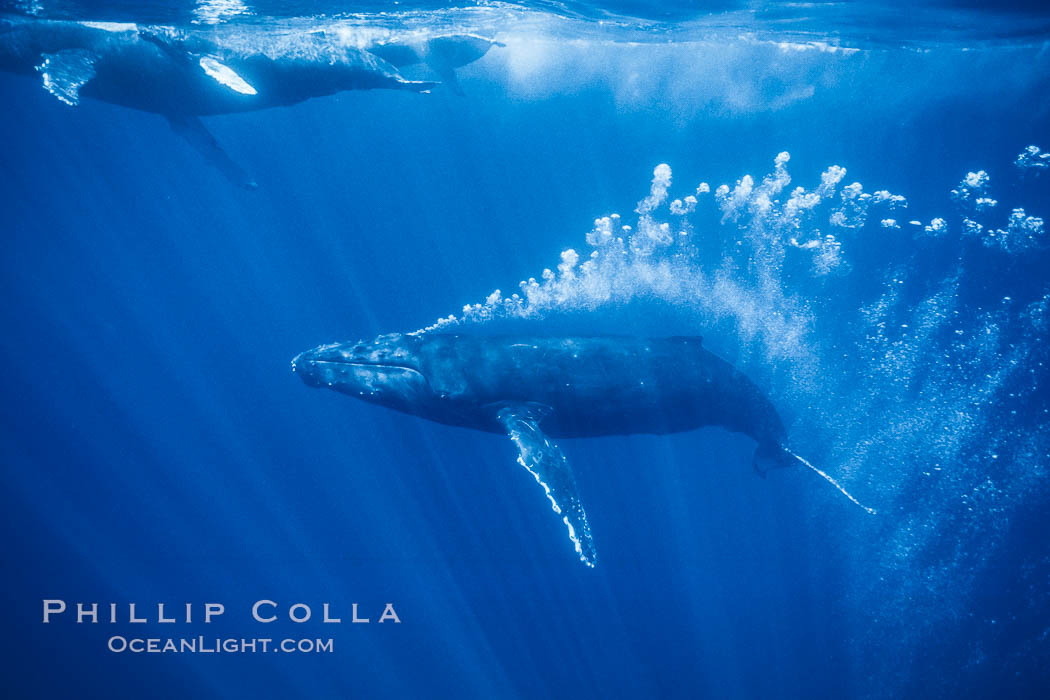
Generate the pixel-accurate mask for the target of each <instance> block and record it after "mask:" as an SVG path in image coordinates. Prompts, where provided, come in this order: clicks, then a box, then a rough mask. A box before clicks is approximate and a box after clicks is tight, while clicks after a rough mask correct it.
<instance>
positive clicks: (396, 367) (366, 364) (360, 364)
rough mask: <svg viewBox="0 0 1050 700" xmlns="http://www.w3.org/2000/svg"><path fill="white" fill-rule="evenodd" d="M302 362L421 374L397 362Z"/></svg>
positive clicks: (305, 363) (305, 362)
mask: <svg viewBox="0 0 1050 700" xmlns="http://www.w3.org/2000/svg"><path fill="white" fill-rule="evenodd" d="M298 364H299V363H298V362H296V363H294V364H293V369H295V365H298ZM302 364H304V365H339V366H345V367H368V368H371V369H377V370H379V369H386V370H403V371H405V372H414V373H416V374H418V375H421V376H422V374H423V373H422V372H420V371H419V370H418V369H413V368H412V367H406V366H405V365H397V364H386V363H383V362H351V361H349V360H304V361H303V362H302Z"/></svg>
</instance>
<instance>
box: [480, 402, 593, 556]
mask: <svg viewBox="0 0 1050 700" xmlns="http://www.w3.org/2000/svg"><path fill="white" fill-rule="evenodd" d="M495 408H496V409H497V413H496V418H497V419H498V420H499V422H500V423H502V424H503V427H504V428H505V429H506V431H507V435H508V436H509V437H510V439H511V440H512V441H513V442H514V444H515V445H516V446H517V448H518V464H520V465H521V466H523V467H525V468H526V469H527V470H528V471H529V473H530V474H532V475H533V476H534V477H535V478H536V481H537V482H539V484H540V486H542V487H543V490H544V491H545V492H546V494H547V498H548V499H550V502H551V508H552V509H553V510H554V512H555V513H557V514H558V515H560V516H561V518H562V521H563V522H564V523H565V527H566V528H568V531H569V539H570V540H572V544H573V546H574V547H575V548H576V553H577V554H578V555H579V557H580V561H582V562H583V563H584V564H586V565H587V566H590V567H593V566H594V565H595V563H597V553H596V552H595V549H594V541H593V540H592V539H591V527H590V525H588V524H587V514H586V513H585V512H584V510H583V504H582V503H581V502H580V497H579V494H578V493H577V492H576V478H575V477H574V476H573V474H572V469H571V468H570V467H569V462H568V460H566V459H565V455H564V454H563V453H562V451H561V448H559V447H558V445H557V444H555V443H554V441H553V440H551V439H550V438H549V437H547V436H546V435H545V434H544V433H543V431H542V430H540V426H539V422H540V421H541V420H542V419H543V417H544V416H545V415H547V413H549V412H550V409H549V408H547V407H546V406H540V405H538V404H530V403H510V404H500V405H499V406H496V407H495Z"/></svg>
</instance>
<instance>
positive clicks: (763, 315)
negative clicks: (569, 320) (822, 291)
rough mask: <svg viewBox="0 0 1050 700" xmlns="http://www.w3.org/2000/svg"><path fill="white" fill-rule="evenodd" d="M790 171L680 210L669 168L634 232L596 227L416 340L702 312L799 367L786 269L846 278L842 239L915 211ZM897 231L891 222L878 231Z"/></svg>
mask: <svg viewBox="0 0 1050 700" xmlns="http://www.w3.org/2000/svg"><path fill="white" fill-rule="evenodd" d="M789 160H790V155H789V154H788V153H786V152H784V153H780V154H779V155H778V156H777V157H776V158H775V159H774V162H773V170H772V172H770V173H769V174H767V175H766V176H764V177H762V178H761V179H759V180H756V179H755V178H753V177H752V176H750V175H744V176H743V177H742V178H740V179H739V180H737V181H736V182H735V183H734V184H733V185H728V184H722V185H719V186H717V187H714V188H712V187H711V186H710V185H709V184H708V183H706V182H701V183H700V184H699V185H698V186H697V187H695V189H693V191H692V192H691V193H690V194H688V195H686V196H684V197H682V198H676V199H670V196H669V191H670V188H671V183H672V173H671V168H670V167H669V166H668V165H666V164H660V165H658V166H657V167H656V168H655V169H654V171H653V179H652V181H651V184H650V188H649V193H648V195H647V196H646V197H645V198H643V199H642V200H641V201H640V202H639V203H638V205H637V207H636V208H635V210H634V213H635V214H636V215H637V216H636V218H635V219H634V220H633V222H632V223H628V222H627V221H626V220H625V219H624V217H622V216H621V215H619V214H611V215H608V216H603V217H601V218H599V219H597V220H595V222H594V227H593V228H592V229H591V231H590V232H588V233H587V235H586V238H585V240H586V248H584V249H583V250H582V252H581V251H579V250H577V249H576V248H569V249H566V250H564V251H562V253H561V255H560V260H559V262H558V264H557V265H556V266H554V267H553V268H548V269H545V270H543V271H542V272H541V274H540V275H539V277H538V278H537V277H530V278H528V279H527V280H524V281H522V282H521V283H520V284H519V285H518V290H517V291H515V292H513V293H511V294H509V295H506V294H504V293H503V291H502V290H500V289H497V290H494V291H493V292H492V293H491V294H489V295H488V296H487V297H486V298H485V299H484V301H481V302H477V303H473V304H468V305H466V306H465V307H464V308H463V311H462V313H461V315H459V316H456V315H450V316H447V317H445V318H442V319H439V320H438V321H436V322H435V323H434V324H432V325H431V326H428V327H427V328H424V329H421V330H420V331H417V332H418V333H423V332H429V331H435V330H443V329H448V328H449V327H451V326H455V325H460V324H476V323H486V322H489V321H493V320H500V319H540V318H544V317H545V316H547V315H549V314H551V313H560V312H565V311H592V310H596V309H599V308H602V307H609V306H620V305H624V304H627V303H629V302H631V301H633V300H638V299H646V300H654V299H655V300H660V301H664V302H668V303H670V304H673V305H675V306H677V307H686V308H689V309H691V310H693V311H696V312H697V313H698V314H699V315H700V317H701V320H702V322H703V323H704V324H705V325H708V324H717V323H722V322H726V321H728V322H730V323H731V325H732V326H733V327H734V332H735V334H736V335H737V336H738V337H740V338H741V339H742V340H743V342H744V343H745V344H752V343H756V342H757V343H758V344H759V345H760V346H761V348H762V350H763V355H764V356H765V357H766V358H768V359H777V358H795V359H803V358H804V357H805V356H806V355H808V354H809V353H810V349H809V347H808V346H807V343H806V342H805V337H806V335H807V334H808V332H809V330H810V326H811V325H812V314H811V311H810V309H809V307H808V305H807V303H806V302H805V301H804V300H803V299H800V298H799V297H798V296H797V295H795V294H793V293H789V292H787V291H785V290H786V288H787V285H786V284H785V282H784V279H783V276H784V273H785V269H786V263H790V264H791V265H794V266H798V265H802V266H803V267H804V268H805V269H806V270H807V271H808V274H809V275H810V276H812V277H814V278H821V277H826V276H829V275H832V274H833V273H837V272H841V271H843V270H844V269H845V268H847V267H848V265H846V263H845V260H844V256H843V252H842V244H841V242H840V240H839V239H840V237H841V236H842V235H844V234H848V233H849V232H851V231H855V230H857V229H860V228H862V227H863V226H864V225H865V224H866V223H867V221H868V219H869V217H870V216H872V215H873V214H875V213H877V215H878V216H882V217H889V215H891V214H892V213H893V212H895V211H897V210H903V209H905V208H907V205H908V204H907V201H906V200H905V198H904V197H902V196H900V195H895V194H892V193H890V192H888V191H886V190H880V191H876V192H870V193H869V192H866V191H864V188H863V186H862V185H861V184H860V183H858V182H854V183H851V184H848V185H843V184H842V183H843V181H844V178H845V176H846V169H845V168H842V167H840V166H837V165H834V166H831V167H830V168H828V169H827V170H825V171H824V172H823V173H821V175H820V178H819V181H818V182H817V183H816V184H815V185H813V186H812V187H809V188H806V187H802V186H796V187H794V188H789V186H790V184H791V176H790V174H789V173H788V170H787V164H788V162H789ZM695 219H700V220H702V221H701V222H700V223H697V222H696V221H694V220H695ZM894 221H895V220H894V219H891V218H883V219H882V225H884V226H890V225H895V224H894Z"/></svg>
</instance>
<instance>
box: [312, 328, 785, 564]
mask: <svg viewBox="0 0 1050 700" xmlns="http://www.w3.org/2000/svg"><path fill="white" fill-rule="evenodd" d="M292 369H293V371H295V372H296V373H298V374H299V375H300V376H301V377H302V379H303V381H304V382H305V383H306V384H308V385H310V386H315V387H327V388H330V389H333V390H335V391H338V392H341V393H344V394H347V395H349V396H353V397H355V398H358V399H361V400H363V401H367V402H369V403H374V404H378V405H381V406H385V407H387V408H392V409H394V410H397V411H401V412H404V413H409V414H412V415H415V416H419V417H422V418H426V419H428V420H431V421H435V422H438V423H444V424H447V425H455V426H460V427H465V428H472V429H475V430H482V431H486V432H492V433H504V434H506V435H508V436H509V437H510V438H511V440H512V441H513V442H514V443H515V445H516V446H517V448H518V462H519V463H520V464H521V465H522V466H524V467H525V468H526V469H528V470H529V471H530V472H531V473H532V475H533V476H534V477H535V478H536V480H537V481H538V482H539V483H540V484H541V485H542V486H543V488H544V491H545V493H546V495H547V497H548V499H549V500H550V502H551V505H552V507H553V509H554V510H555V512H557V513H558V514H560V515H561V516H562V519H563V521H564V522H565V525H566V527H567V529H568V532H569V537H570V539H571V541H572V542H573V545H574V547H575V549H576V552H577V554H578V555H579V557H580V559H581V560H582V561H583V562H584V563H586V564H587V565H589V566H594V564H595V561H596V554H595V548H594V543H593V541H592V537H591V532H590V527H589V526H588V524H587V517H586V513H585V512H584V510H583V506H582V504H581V501H580V499H579V496H578V494H577V492H576V483H575V479H574V477H573V475H572V471H571V469H570V467H569V464H568V462H567V460H566V459H565V456H564V454H563V453H562V451H561V449H560V448H559V447H558V445H557V444H556V443H555V442H554V439H555V438H558V439H560V438H588V437H599V436H603V435H630V434H636V433H650V434H658V435H659V434H667V433H676V432H683V431H687V430H693V429H696V428H701V427H704V426H721V427H723V428H725V429H726V430H729V431H733V432H738V433H743V434H745V435H748V436H750V437H751V438H752V439H754V440H755V442H756V443H757V448H756V450H755V457H754V460H753V462H752V465H753V467H754V469H755V470H756V472H758V473H759V474H760V475H762V476H764V475H765V473H766V472H767V471H768V470H770V469H774V468H780V467H787V466H791V465H792V464H794V463H795V460H796V459H797V458H796V457H795V456H794V455H792V454H791V453H790V452H788V451H787V449H786V448H785V447H784V440H785V431H784V426H783V423H782V421H781V419H780V417H779V415H778V414H777V411H776V409H775V408H774V407H773V405H772V403H771V402H770V401H769V399H768V398H766V396H765V395H764V394H763V393H762V391H761V390H760V389H759V388H758V387H757V386H756V385H755V384H754V382H752V381H751V380H750V379H749V378H748V377H747V376H745V375H744V374H743V373H741V372H739V371H738V370H736V369H735V368H734V367H733V366H732V365H730V364H729V363H728V362H726V361H724V360H722V359H721V358H719V357H718V356H716V355H714V354H713V353H711V352H708V351H707V350H706V349H704V347H703V341H702V339H701V338H699V337H673V338H640V337H626V336H599V337H530V336H473V335H456V334H441V333H431V334H425V335H402V334H391V335H384V336H380V337H379V338H377V339H376V340H375V341H372V342H357V343H334V344H330V345H322V346H320V347H317V348H314V349H313V350H309V351H307V352H304V353H301V354H300V355H298V356H297V357H296V358H295V359H294V360H293V361H292Z"/></svg>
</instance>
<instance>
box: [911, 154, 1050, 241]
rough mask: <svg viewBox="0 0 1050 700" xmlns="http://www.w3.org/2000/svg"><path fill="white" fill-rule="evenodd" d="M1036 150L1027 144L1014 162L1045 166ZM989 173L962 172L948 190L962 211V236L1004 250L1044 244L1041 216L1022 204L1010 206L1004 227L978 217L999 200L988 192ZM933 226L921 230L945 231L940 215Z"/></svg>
mask: <svg viewBox="0 0 1050 700" xmlns="http://www.w3.org/2000/svg"><path fill="white" fill-rule="evenodd" d="M1048 155H1050V154H1046V153H1043V154H1040V149H1039V147H1038V146H1028V147H1027V148H1026V149H1025V150H1024V151H1022V152H1021V154H1020V155H1019V156H1017V159H1016V160H1015V161H1014V163H1015V164H1016V165H1017V167H1019V168H1020V169H1021V170H1022V171H1035V172H1037V173H1038V172H1039V171H1040V170H1041V169H1044V168H1046V167H1047V165H1048V162H1047V156H1048ZM990 182H991V177H990V176H989V175H988V173H986V172H985V171H983V170H978V171H977V172H970V173H967V174H966V177H965V178H963V180H962V182H960V183H959V185H958V186H957V187H956V188H955V189H953V190H952V191H951V198H952V200H953V201H954V202H955V203H956V204H957V205H958V208H959V209H960V210H961V211H962V213H963V219H962V222H961V224H960V228H961V231H962V233H963V234H964V235H966V236H971V237H974V238H977V239H979V240H980V241H981V242H982V243H983V244H984V245H986V246H988V247H989V248H999V249H1001V250H1003V251H1005V252H1007V253H1021V252H1024V251H1028V250H1032V249H1034V248H1041V247H1043V246H1045V245H1046V241H1045V238H1044V234H1045V231H1044V227H1043V220H1042V218H1040V217H1037V216H1029V215H1028V214H1027V213H1026V212H1025V210H1024V209H1023V208H1020V207H1017V208H1015V209H1013V210H1012V211H1011V212H1010V214H1009V216H1008V218H1007V220H1006V223H1005V228H1004V227H1003V226H1002V225H1000V226H994V225H993V224H989V223H987V221H985V222H984V223H982V221H981V219H982V218H986V216H984V215H986V214H988V213H989V212H992V211H993V210H994V209H995V208H996V207H997V206H998V205H999V202H998V200H996V199H993V198H992V197H990V196H988V187H989V183H990ZM932 223H936V224H938V225H937V226H936V227H934V226H932V225H931V226H927V227H926V229H925V231H926V233H927V234H930V235H936V236H940V235H944V234H945V233H946V232H947V228H948V227H947V224H946V222H945V221H944V220H943V219H935V220H934V222H932Z"/></svg>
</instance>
